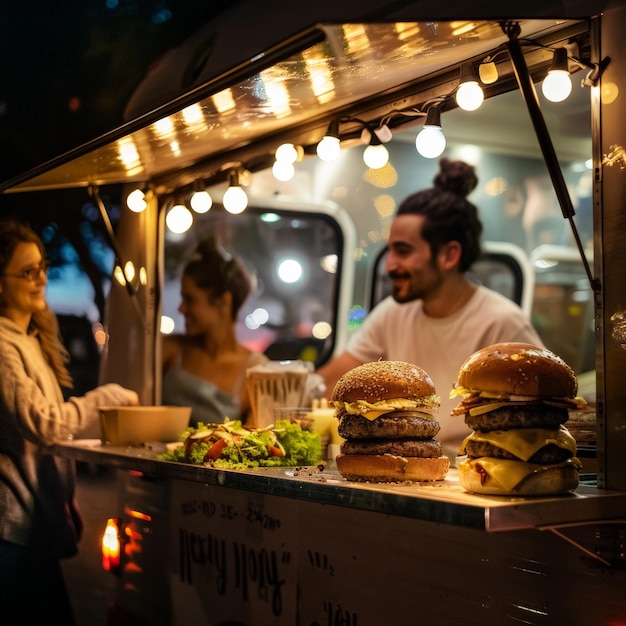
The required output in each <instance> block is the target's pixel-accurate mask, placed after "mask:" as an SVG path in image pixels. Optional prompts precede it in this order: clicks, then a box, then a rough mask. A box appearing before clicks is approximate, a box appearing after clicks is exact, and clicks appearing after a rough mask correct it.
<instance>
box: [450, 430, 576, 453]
mask: <svg viewBox="0 0 626 626" xmlns="http://www.w3.org/2000/svg"><path fill="white" fill-rule="evenodd" d="M470 439H473V440H474V441H483V442H486V443H490V444H492V445H494V446H497V447H498V448H501V449H502V450H506V451H507V452H509V453H510V454H513V455H515V456H516V457H517V458H518V459H522V461H528V459H530V457H531V456H532V455H533V454H535V452H537V451H539V450H541V448H543V447H544V446H547V445H548V444H550V443H553V444H555V445H556V446H558V447H559V448H563V449H564V450H569V452H571V454H572V456H575V455H576V440H575V439H574V437H572V435H571V434H570V432H569V430H567V428H565V426H561V427H560V428H559V429H555V428H518V429H515V430H494V431H491V432H489V433H484V432H480V431H474V432H473V433H472V434H471V435H469V436H468V437H466V438H465V441H463V444H462V445H461V451H464V450H465V447H466V445H467V442H468V441H469V440H470Z"/></svg>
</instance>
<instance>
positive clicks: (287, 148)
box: [275, 143, 298, 163]
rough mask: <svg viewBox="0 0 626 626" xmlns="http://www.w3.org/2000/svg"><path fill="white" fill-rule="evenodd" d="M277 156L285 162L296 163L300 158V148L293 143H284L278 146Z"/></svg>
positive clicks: (278, 159) (277, 158)
mask: <svg viewBox="0 0 626 626" xmlns="http://www.w3.org/2000/svg"><path fill="white" fill-rule="evenodd" d="M275 158H276V160H277V161H283V162H285V163H295V162H296V161H297V160H298V150H297V148H296V147H295V146H294V145H293V144H292V143H284V144H282V145H280V146H278V148H276V153H275Z"/></svg>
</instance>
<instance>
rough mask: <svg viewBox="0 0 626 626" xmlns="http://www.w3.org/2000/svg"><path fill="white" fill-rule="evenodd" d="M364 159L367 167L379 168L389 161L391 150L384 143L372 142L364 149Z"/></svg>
mask: <svg viewBox="0 0 626 626" xmlns="http://www.w3.org/2000/svg"><path fill="white" fill-rule="evenodd" d="M363 161H364V162H365V165H367V167H369V168H371V169H373V170H379V169H380V168H381V167H385V165H387V163H388V162H389V150H387V148H386V147H385V146H383V145H382V144H380V143H379V144H378V145H374V144H370V145H369V146H367V148H365V150H364V151H363Z"/></svg>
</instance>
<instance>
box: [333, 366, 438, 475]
mask: <svg viewBox="0 0 626 626" xmlns="http://www.w3.org/2000/svg"><path fill="white" fill-rule="evenodd" d="M330 399H331V403H332V405H333V407H334V408H335V417H336V418H337V419H338V420H339V425H338V430H339V434H340V435H341V436H342V437H343V438H344V439H345V441H344V443H343V444H342V445H341V454H340V455H339V456H338V457H337V469H338V470H339V473H340V474H341V475H342V476H344V478H347V479H348V480H354V481H362V482H404V481H411V482H416V481H435V480H442V479H443V478H444V477H445V476H446V474H447V472H448V469H449V467H450V462H449V460H448V457H446V456H445V455H443V454H442V448H441V444H440V443H439V442H438V441H437V440H436V439H435V435H436V434H437V433H438V432H439V422H438V421H437V419H436V415H437V411H438V409H439V403H440V398H439V396H437V395H436V393H435V388H434V385H433V382H432V380H431V379H430V376H429V375H428V374H427V373H426V372H425V371H424V370H423V369H421V368H420V367H418V366H417V365H413V364H411V363H405V362H403V361H376V362H373V363H365V364H363V365H359V366H358V367H355V368H353V369H351V370H349V371H348V372H346V373H345V374H344V375H343V376H342V377H341V378H340V379H339V380H338V381H337V384H336V385H335V387H334V388H333V391H332V394H331V398H330Z"/></svg>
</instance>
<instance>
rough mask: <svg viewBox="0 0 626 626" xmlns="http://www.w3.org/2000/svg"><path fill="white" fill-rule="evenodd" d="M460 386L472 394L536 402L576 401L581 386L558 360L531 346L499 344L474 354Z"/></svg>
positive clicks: (566, 365) (464, 367)
mask: <svg viewBox="0 0 626 626" xmlns="http://www.w3.org/2000/svg"><path fill="white" fill-rule="evenodd" d="M457 386H460V387H464V388H465V389H468V390H470V391H480V392H482V393H489V394H493V395H494V396H497V395H505V396H506V395H514V396H527V397H534V398H573V397H574V396H575V395H576V392H577V391H578V382H577V380H576V375H575V374H574V371H573V370H572V368H571V367H570V366H569V365H568V364H567V363H566V362H565V361H564V360H563V359H562V358H561V357H559V356H557V355H556V354H554V353H553V352H551V351H550V350H547V349H545V348H540V347H537V346H533V345H531V344H528V343H519V342H509V343H496V344H493V345H491V346H487V347H486V348H483V349H482V350H478V351H476V352H474V353H473V354H472V355H471V356H470V357H469V358H468V359H466V361H465V363H463V365H462V366H461V369H460V371H459V375H458V379H457Z"/></svg>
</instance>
